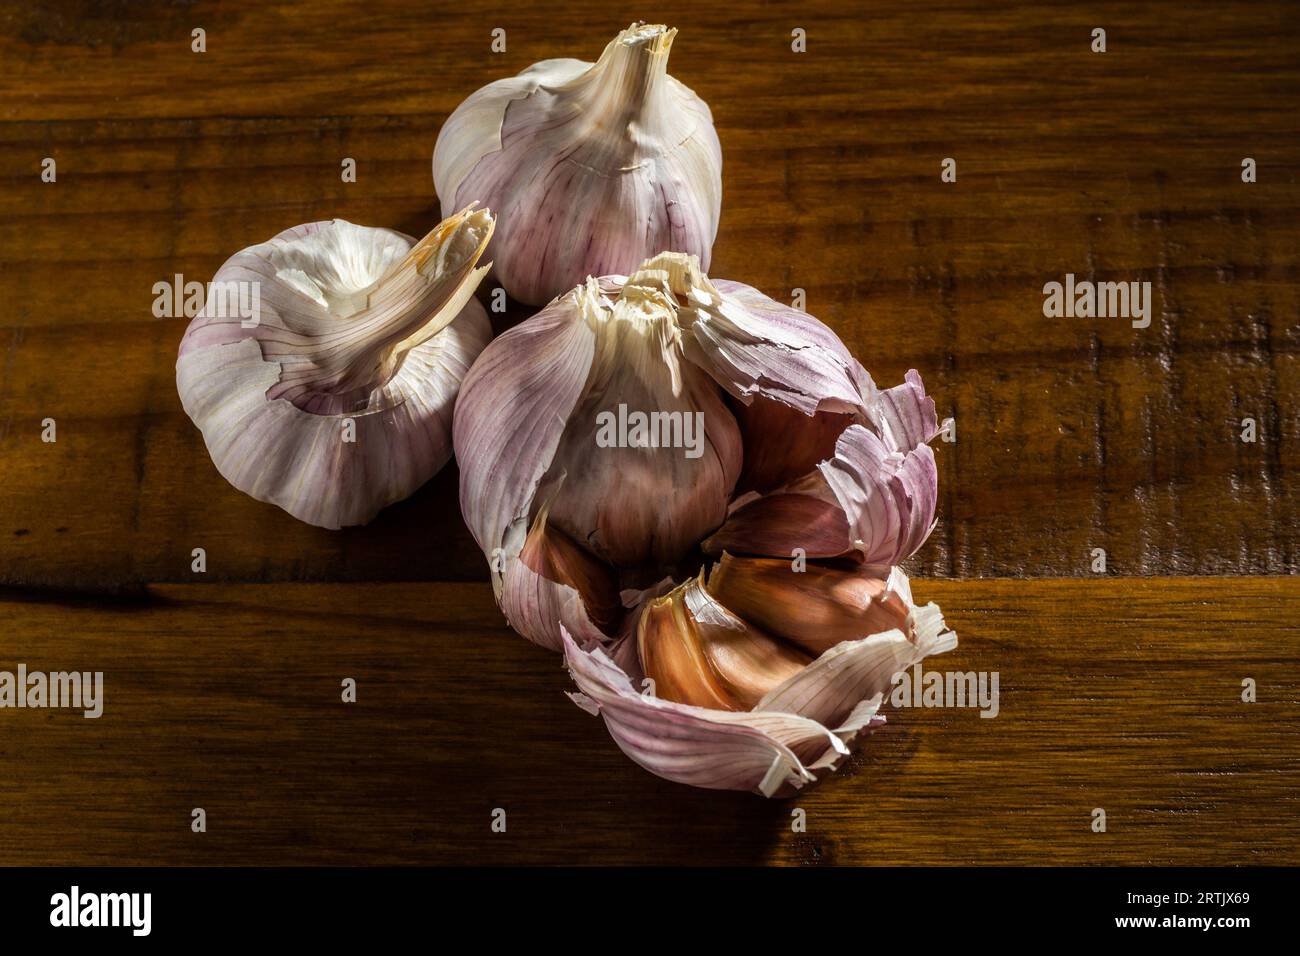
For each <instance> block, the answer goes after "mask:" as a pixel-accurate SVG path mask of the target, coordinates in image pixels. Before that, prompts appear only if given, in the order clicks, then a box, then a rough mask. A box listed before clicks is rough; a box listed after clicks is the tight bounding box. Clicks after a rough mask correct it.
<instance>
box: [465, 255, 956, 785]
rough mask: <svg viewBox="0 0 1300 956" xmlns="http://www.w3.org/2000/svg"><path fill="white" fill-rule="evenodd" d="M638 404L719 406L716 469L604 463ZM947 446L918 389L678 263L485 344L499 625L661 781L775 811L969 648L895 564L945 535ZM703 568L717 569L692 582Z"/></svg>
mask: <svg viewBox="0 0 1300 956" xmlns="http://www.w3.org/2000/svg"><path fill="white" fill-rule="evenodd" d="M620 402H621V403H625V404H630V405H636V404H637V403H642V404H644V405H649V406H651V407H652V408H653V409H656V410H658V409H662V410H674V411H676V410H685V411H697V412H700V413H701V414H702V415H703V419H704V421H705V422H706V427H705V431H706V433H707V434H708V436H709V441H708V448H709V449H710V451H711V453H712V461H713V462H714V463H715V464H714V466H713V467H710V468H705V467H698V465H699V462H702V461H706V460H708V459H709V456H701V458H700V459H698V460H697V462H696V465H697V467H696V470H691V469H690V468H688V467H686V466H685V465H684V461H683V459H682V457H681V449H678V448H658V449H650V448H604V447H597V442H596V440H595V429H594V418H595V415H596V414H597V413H598V412H599V411H608V410H610V409H611V408H612V407H613V406H615V405H617V404H619V403H620ZM724 413H725V414H724ZM939 430H940V424H939V422H938V421H937V418H936V415H935V407H934V402H933V400H931V399H930V398H929V397H928V396H926V394H925V389H924V386H923V385H922V383H921V379H920V376H919V375H917V374H916V373H915V372H909V373H908V375H907V378H906V380H905V381H904V383H903V384H902V385H899V386H896V387H895V388H891V389H886V390H883V391H882V390H880V389H877V388H876V386H875V384H874V383H873V382H872V381H871V378H870V376H869V375H867V373H866V371H865V370H864V369H863V368H862V366H861V364H860V363H858V362H857V360H856V359H854V358H853V356H852V355H851V354H850V353H849V352H848V350H847V349H846V348H845V347H844V345H843V343H841V342H840V340H839V339H838V337H836V336H835V335H834V333H833V332H832V331H831V330H830V329H829V328H827V327H826V326H825V325H823V324H822V323H821V322H819V321H818V320H817V319H815V318H813V317H812V316H809V315H806V314H804V313H803V312H800V311H798V310H795V309H791V308H789V307H787V306H783V305H781V304H780V303H777V302H774V301H773V300H771V299H769V298H768V297H766V296H764V295H762V294H761V293H759V292H757V291H756V290H754V289H752V288H750V287H748V286H744V285H742V284H740V283H735V282H728V281H725V280H711V279H709V278H708V277H707V276H706V275H705V274H704V273H703V272H702V271H701V270H700V268H699V264H698V262H697V261H696V260H694V259H693V258H692V257H690V256H685V255H680V254H674V253H665V254H662V255H659V256H655V257H654V258H652V259H649V260H647V261H645V262H643V263H640V264H639V267H638V268H637V269H636V270H634V272H633V274H632V275H630V276H622V275H610V276H604V277H602V278H600V279H598V280H597V279H590V280H588V281H587V282H585V283H582V284H581V285H579V286H578V287H577V288H575V289H573V290H572V291H570V292H569V293H568V294H566V295H564V296H561V297H560V298H558V299H556V300H555V301H553V302H552V303H551V304H550V305H549V306H548V307H547V308H545V309H543V310H542V311H541V312H539V313H538V314H537V315H536V316H534V317H533V318H532V319H530V320H527V321H525V322H524V323H522V324H521V325H519V326H517V327H515V328H514V329H512V330H510V331H509V332H507V333H505V334H504V335H502V336H501V337H500V338H498V339H497V340H495V341H494V342H492V343H491V344H490V345H489V346H488V347H487V349H485V350H484V352H483V354H482V356H481V357H480V359H479V361H478V362H477V363H476V364H475V365H474V367H473V369H471V371H470V374H469V376H468V377H467V378H466V380H465V384H464V388H463V389H462V392H461V397H460V400H459V403H458V405H457V410H456V422H455V429H454V441H455V446H456V453H457V458H458V461H459V465H460V472H461V504H462V509H463V511H464V514H465V519H466V521H467V523H468V525H469V527H470V530H471V531H472V532H473V534H474V536H475V539H476V540H477V541H478V543H479V545H480V546H481V547H482V548H483V550H484V553H485V554H486V555H487V556H488V557H489V561H490V562H491V567H492V570H493V580H494V583H495V586H496V592H497V597H498V601H499V602H500V604H501V607H502V610H503V611H504V612H505V614H506V617H507V619H508V620H509V622H510V624H511V625H512V626H513V627H514V628H515V629H516V630H517V631H519V633H521V634H523V635H524V636H525V637H527V638H529V639H530V640H533V641H535V642H537V643H539V644H541V645H543V646H545V647H548V648H550V649H552V650H559V651H562V652H563V653H564V654H565V657H566V661H567V663H568V666H569V668H570V671H571V673H572V674H573V676H574V679H575V681H576V682H577V684H578V688H579V691H578V693H576V694H573V695H571V696H573V698H574V700H575V701H576V702H577V703H579V704H580V705H581V706H583V707H584V708H586V709H588V710H591V711H592V712H593V713H600V714H601V715H602V716H603V717H604V719H605V722H606V724H607V726H608V727H609V730H610V732H611V734H612V735H613V736H614V738H615V740H616V741H617V742H618V745H619V746H620V747H621V748H622V749H623V750H624V751H625V752H626V753H627V754H628V755H629V756H630V757H631V758H632V759H633V760H635V761H636V762H637V763H639V764H641V765H642V766H644V767H646V768H647V769H649V770H651V771H652V772H653V773H656V774H659V775H660V776H664V777H667V778H669V779H672V780H677V781H679V782H682V783H688V784H691V785H693V786H700V787H710V788H721V789H750V790H755V791H757V792H759V793H762V794H764V795H768V796H771V795H775V794H784V793H789V792H791V791H793V790H794V789H797V788H798V787H801V786H804V785H806V784H808V783H811V782H812V781H814V780H816V779H818V778H819V777H821V776H823V775H825V774H826V773H828V772H830V771H831V770H833V769H834V768H835V766H837V765H838V763H839V762H840V761H841V760H842V759H843V757H844V756H845V754H847V753H848V743H849V742H850V741H852V740H853V739H854V738H855V737H856V736H858V735H859V734H860V733H861V732H863V731H864V730H868V729H870V728H871V727H874V726H876V725H878V724H879V723H881V722H883V719H884V718H883V717H881V716H880V715H879V713H878V710H879V708H880V706H881V703H882V700H883V695H884V694H885V692H886V691H887V690H888V687H889V682H890V679H891V678H892V677H893V675H894V674H895V673H897V672H898V671H899V670H902V669H904V668H906V667H908V666H911V664H913V663H915V662H916V661H919V660H921V659H922V658H924V657H926V656H928V655H930V654H935V653H940V652H942V651H945V650H948V649H950V648H951V647H954V646H955V645H956V636H955V635H954V634H953V633H952V632H951V631H949V630H948V629H947V628H946V626H945V625H944V622H943V617H942V614H941V613H940V611H939V609H938V608H937V607H935V606H934V605H932V604H931V605H926V606H924V607H918V606H917V605H915V604H914V603H913V600H912V595H911V588H910V585H909V583H908V581H907V578H906V576H905V575H903V574H902V572H901V571H899V570H898V569H897V567H895V565H897V564H898V563H899V562H900V561H902V560H904V559H905V558H907V557H909V556H910V555H911V554H912V553H913V552H914V551H915V550H916V549H917V548H918V547H920V545H921V544H922V543H923V542H924V540H925V538H926V536H927V535H928V533H929V531H930V530H931V528H932V527H933V525H934V511H935V505H936V501H937V487H938V479H937V471H936V467H935V460H934V456H933V454H932V453H931V451H930V448H929V447H928V445H927V444H926V442H928V441H930V440H932V439H934V438H935V437H936V435H937V434H938V432H939ZM620 479H622V480H620ZM566 495H569V497H566ZM645 499H650V500H651V501H653V503H654V505H655V507H654V509H647V508H645V507H643V506H644V503H645ZM701 501H707V502H708V507H707V508H704V507H701ZM719 501H721V502H722V506H721V510H719V506H718V502H719ZM651 511H653V515H652V514H651ZM612 514H617V515H618V522H619V523H618V524H617V526H615V524H614V523H611V521H610V520H609V519H608V516H609V515H612ZM638 536H643V540H638ZM659 549H662V550H659ZM796 549H801V550H802V551H803V552H804V555H803V557H804V558H806V559H807V561H808V564H807V565H806V568H804V569H802V570H800V569H796V567H795V563H796V562H794V561H793V560H792V559H794V558H796V556H797V555H798V554H799V551H797V550H796ZM692 555H693V556H694V557H693V560H695V561H696V562H699V561H705V565H704V571H703V573H702V574H701V575H700V576H699V577H698V578H697V579H696V580H689V579H683V578H679V577H677V578H675V575H676V574H677V572H678V570H680V568H681V567H682V566H684V565H685V564H688V563H689V562H690V561H691V560H692ZM674 557H679V558H681V560H680V561H679V562H678V563H677V567H676V568H674V567H673V566H672V565H673V558H674ZM711 559H716V560H711ZM825 559H829V560H825ZM819 561H823V562H824V563H815V562H819ZM696 566H697V568H698V564H697V565H696ZM689 573H690V574H694V572H689ZM665 576H666V577H665ZM661 579H662V580H661ZM615 581H618V582H620V584H621V585H622V587H623V589H622V590H621V591H617V590H616V584H615V583H614V582H615ZM656 581H658V582H659V583H657V584H656V583H655V582H656ZM674 585H676V586H674ZM638 588H643V589H644V590H637V589H638ZM619 602H621V606H622V608H623V609H624V611H623V616H622V620H621V622H619V621H617V620H616V619H617V618H618V616H619V614H618V610H619ZM693 668H694V670H692V669H693ZM646 679H648V680H649V681H651V682H653V683H654V684H655V685H656V692H655V693H651V692H650V691H649V690H647V686H648V685H643V684H642V681H643V680H646ZM660 683H662V685H663V686H662V688H658V685H659V684H660ZM660 689H661V690H662V693H659V692H658V691H659V690H660Z"/></svg>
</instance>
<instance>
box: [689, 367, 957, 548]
mask: <svg viewBox="0 0 1300 956" xmlns="http://www.w3.org/2000/svg"><path fill="white" fill-rule="evenodd" d="M863 414H865V420H866V421H867V423H868V424H870V428H868V427H867V425H861V424H854V425H850V427H849V428H846V429H845V431H844V432H842V433H841V434H840V436H839V438H837V440H836V444H835V454H833V455H832V457H829V458H827V459H826V460H824V462H820V463H819V464H818V466H816V468H815V470H814V471H811V472H810V473H807V475H805V476H802V477H800V479H797V480H794V481H792V483H789V484H787V485H785V486H784V488H780V489H776V490H774V492H771V493H768V494H764V496H750V497H746V498H742V499H737V501H736V502H735V505H733V506H732V510H731V514H729V515H728V518H727V522H725V524H723V527H722V528H719V529H718V531H716V532H715V533H714V535H712V536H711V537H710V538H708V540H707V541H706V542H705V545H703V548H705V550H706V553H710V554H720V553H722V551H723V550H728V551H732V553H736V554H766V555H774V557H775V555H783V557H784V555H789V554H792V553H793V550H794V549H796V548H802V549H803V551H805V554H806V557H809V558H833V557H841V555H845V557H853V558H854V559H857V561H862V562H865V563H867V564H887V566H888V564H897V563H898V562H901V561H905V559H906V558H909V557H910V555H911V554H914V553H915V551H917V549H919V548H920V545H922V544H924V541H926V538H927V537H928V536H930V532H931V531H932V529H933V527H935V509H936V507H937V503H939V470H937V466H936V463H935V455H933V453H932V451H931V449H930V446H928V445H924V444H923V442H926V441H930V440H932V438H933V437H935V436H936V434H937V433H939V424H937V421H936V418H935V403H933V399H931V398H928V397H927V395H926V392H924V386H923V385H922V381H920V376H919V375H917V372H915V371H911V372H909V373H907V378H906V381H905V382H904V384H902V385H900V386H896V388H893V389H888V390H884V392H879V393H876V394H875V395H874V398H872V401H871V402H868V403H867V405H866V406H865V408H863ZM872 428H874V429H876V432H879V434H878V433H876V432H874V431H871V429H872Z"/></svg>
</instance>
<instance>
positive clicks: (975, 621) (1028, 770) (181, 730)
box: [0, 578, 1300, 865]
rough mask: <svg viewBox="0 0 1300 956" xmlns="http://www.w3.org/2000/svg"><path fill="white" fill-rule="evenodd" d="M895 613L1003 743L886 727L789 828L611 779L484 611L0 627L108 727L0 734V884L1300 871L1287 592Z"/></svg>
mask: <svg viewBox="0 0 1300 956" xmlns="http://www.w3.org/2000/svg"><path fill="white" fill-rule="evenodd" d="M919 591H920V593H919V594H918V595H917V596H918V598H920V599H921V600H923V601H924V600H931V599H933V600H935V601H938V602H939V603H940V604H941V605H942V606H943V607H944V609H945V612H946V614H947V617H948V620H949V623H950V624H951V625H952V626H953V627H954V628H955V629H956V630H957V632H958V634H959V635H960V639H961V643H960V646H959V647H958V649H957V650H956V651H954V652H952V653H951V654H949V655H945V656H943V657H938V658H931V659H930V660H929V661H927V662H926V664H927V665H928V668H927V669H935V670H937V669H942V670H962V671H965V670H988V671H994V670H996V671H997V672H998V673H999V675H1000V677H999V681H1000V711H999V714H998V716H997V717H994V718H992V719H984V718H980V717H979V716H978V712H977V711H976V710H971V709H967V710H957V709H947V710H934V709H930V710H919V709H907V710H899V711H895V710H890V711H889V723H888V724H887V725H886V726H885V727H883V728H882V729H880V730H878V731H877V732H876V733H875V734H874V735H873V736H872V737H871V738H870V740H869V741H868V742H867V744H866V746H865V747H864V748H863V749H862V751H861V752H860V753H859V754H858V755H857V756H855V757H854V758H853V759H852V761H851V763H850V765H849V766H848V767H847V768H846V769H845V770H844V771H843V772H841V773H840V774H837V775H836V776H835V777H833V778H831V779H830V780H828V781H826V782H825V783H823V784H822V785H820V786H819V787H817V788H816V789H813V790H811V791H807V792H805V793H803V794H800V795H798V796H796V797H795V798H793V799H792V800H789V801H767V800H763V799H762V798H760V797H757V796H754V795H752V794H745V793H715V792H709V791H701V790H694V789H692V788H689V787H684V786H680V785H677V784H672V783H668V782H666V781H663V780H660V779H659V778H657V777H653V776H651V775H650V774H648V773H646V772H645V771H643V770H641V769H640V768H638V767H637V766H635V765H634V764H632V763H631V762H630V761H628V760H627V759H626V758H625V757H624V756H623V755H622V753H620V752H619V750H618V748H617V747H616V746H615V744H614V743H613V741H612V740H611V739H610V738H609V736H608V734H607V733H606V732H605V730H604V726H603V724H602V722H601V721H600V720H599V719H598V718H595V717H591V716H589V715H588V714H586V713H585V712H583V711H581V710H579V709H578V708H577V707H576V706H574V705H573V704H572V703H571V702H570V701H569V700H567V699H566V698H565V697H564V695H563V691H565V690H569V689H572V686H573V685H572V683H571V681H570V680H569V678H568V675H567V674H566V673H565V672H564V671H563V670H562V668H561V667H560V666H559V661H558V658H556V657H555V656H553V655H551V654H550V653H548V652H546V651H543V650H541V649H540V648H537V647H534V646H533V645H530V644H528V643H527V642H526V641H524V640H523V639H522V638H519V637H516V636H514V635H513V634H511V633H510V632H509V630H508V629H507V628H506V627H505V625H504V623H503V622H502V620H501V618H500V615H499V613H498V612H497V610H496V608H495V607H494V606H493V604H492V599H491V595H490V592H489V591H488V589H487V588H485V587H482V586H479V585H474V584H352V585H338V584H335V585H316V584H300V585H160V586H155V587H152V588H149V589H148V590H146V591H144V592H142V593H140V594H138V595H136V596H134V597H131V598H125V597H124V598H119V599H116V600H100V601H97V602H96V601H81V602H76V603H68V602H61V601H54V600H46V601H30V600H7V601H5V602H4V603H3V604H0V614H3V615H4V617H6V618H7V619H9V620H10V621H12V623H13V629H12V632H11V636H10V638H9V639H8V640H6V642H5V649H4V651H3V653H0V669H8V670H13V669H14V668H15V667H16V665H17V664H18V663H19V662H23V663H26V664H27V665H28V667H29V668H30V669H32V670H37V669H43V670H56V669H63V668H70V667H79V668H84V669H91V670H102V671H103V672H104V686H105V692H104V698H105V705H104V714H103V716H102V717H100V718H99V719H98V720H86V719H84V718H82V717H81V716H80V715H79V714H76V713H70V712H67V711H50V710H46V711H35V710H12V711H0V720H3V721H4V722H5V734H4V736H3V738H0V762H3V766H4V767H5V773H4V774H0V865H3V864H20V863H37V862H40V863H60V864H61V863H67V864H107V863H209V864H234V863H248V864H257V863H263V864H265V863H270V862H274V863H276V864H290V863H398V864H405V863H484V864H489V863H580V864H585V863H627V862H637V863H680V864H696V863H699V864H703V863H747V862H773V863H792V864H812V863H832V862H834V863H846V864H890V863H893V864H913V863H936V864H949V863H1001V864H1008V863H1010V864H1040V863H1061V864H1067V863H1069V864H1100V863H1168V864H1188V865H1192V864H1195V865H1201V864H1215V863H1222V864H1238V863H1257V864H1263V863H1270V864H1281V863H1289V864H1296V863H1300V760H1298V759H1297V758H1298V757H1300V719H1298V718H1297V714H1298V713H1300V712H1298V711H1297V705H1300V642H1297V631H1296V625H1295V620H1296V618H1297V616H1300V585H1298V584H1297V583H1296V582H1295V580H1293V579H1286V578H1284V579H1266V578H1186V579H1175V580H1160V581H1149V580H1141V579H1118V578H1110V579H1097V580H1086V581H1084V580H1037V581H1010V580H987V581H967V582H946V581H934V582H927V583H924V584H923V585H920V586H919ZM349 676H350V677H353V678H355V679H356V680H357V683H358V696H357V702H356V703H355V704H344V703H342V702H341V700H340V682H341V680H342V679H343V678H344V677H349ZM1246 677H1251V678H1254V680H1255V681H1256V682H1257V684H1258V697H1259V699H1258V702H1257V703H1254V704H1246V703H1242V701H1241V682H1242V679H1243V678H1246ZM194 807H203V808H204V809H205V810H206V811H207V819H208V832H207V833H205V834H195V833H192V832H191V831H190V811H191V809H192V808H194ZM498 807H500V808H503V809H505V810H506V814H507V817H506V819H507V829H506V832H505V833H504V834H499V833H496V834H494V833H492V832H491V830H490V823H491V813H492V811H493V810H494V809H495V808H498ZM794 807H800V808H802V809H804V810H805V811H806V812H807V816H808V828H807V832H806V833H802V834H795V833H792V832H791V828H790V822H791V810H792V808H794ZM1096 807H1101V808H1103V809H1105V811H1106V814H1107V832H1105V833H1094V832H1092V830H1091V822H1092V816H1091V814H1092V811H1093V809H1094V808H1096Z"/></svg>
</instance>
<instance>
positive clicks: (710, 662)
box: [637, 579, 811, 710]
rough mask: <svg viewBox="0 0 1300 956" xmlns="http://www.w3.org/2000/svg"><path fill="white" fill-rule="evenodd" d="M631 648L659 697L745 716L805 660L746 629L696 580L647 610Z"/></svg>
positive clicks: (769, 639)
mask: <svg viewBox="0 0 1300 956" xmlns="http://www.w3.org/2000/svg"><path fill="white" fill-rule="evenodd" d="M637 647H638V653H639V659H640V662H641V667H642V670H643V672H644V674H645V676H647V677H649V678H651V679H653V680H654V682H655V693H657V694H658V695H659V696H661V697H663V698H665V699H667V700H673V701H677V702H678V703H683V704H694V705H696V706H699V707H717V708H720V709H722V710H750V709H751V708H753V706H754V705H755V704H757V703H758V702H759V700H761V699H762V697H763V695H764V694H766V693H767V692H768V691H770V690H772V689H773V688H775V687H777V686H779V685H780V684H782V683H783V682H784V681H786V680H788V679H789V678H791V677H793V676H794V675H795V674H797V673H798V672H799V671H800V670H802V669H803V668H804V667H805V666H806V665H807V664H808V663H809V662H810V660H811V658H809V657H808V656H807V655H806V654H803V653H800V652H799V651H797V650H795V649H793V648H790V647H787V646H786V645H784V644H782V643H780V642H779V641H775V640H773V639H772V638H771V637H769V636H768V635H766V634H764V633H763V632H762V631H760V630H758V629H757V628H755V627H751V626H749V625H747V624H746V623H745V622H744V621H742V620H741V619H740V618H738V617H736V616H735V615H734V614H732V613H731V612H730V611H728V610H727V609H726V608H725V607H723V606H722V605H721V604H719V603H718V602H717V601H715V600H714V599H713V598H712V597H711V596H710V595H709V594H708V592H707V591H705V590H704V588H703V586H702V583H701V582H700V581H699V580H698V579H692V580H691V581H688V582H687V583H686V584H683V585H682V586H681V587H679V588H677V589H675V590H673V591H672V592H671V593H669V594H667V595H666V596H664V597H662V598H659V599H657V600H655V601H652V602H650V603H649V604H648V606H647V607H646V609H645V611H644V612H643V613H642V615H641V620H640V623H639V625H638V629H637Z"/></svg>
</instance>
